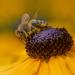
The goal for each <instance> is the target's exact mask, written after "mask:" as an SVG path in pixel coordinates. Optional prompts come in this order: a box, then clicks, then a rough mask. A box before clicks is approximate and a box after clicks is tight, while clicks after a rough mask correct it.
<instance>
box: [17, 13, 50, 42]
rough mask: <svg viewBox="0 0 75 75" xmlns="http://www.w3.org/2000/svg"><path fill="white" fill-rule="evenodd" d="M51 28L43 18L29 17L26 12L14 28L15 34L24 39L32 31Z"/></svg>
mask: <svg viewBox="0 0 75 75" xmlns="http://www.w3.org/2000/svg"><path fill="white" fill-rule="evenodd" d="M46 28H51V26H48V23H47V22H46V21H45V20H39V19H36V18H32V19H31V17H30V15H29V14H28V13H25V14H24V15H23V16H22V18H21V23H20V24H19V25H18V27H17V29H16V36H17V37H18V38H19V39H21V40H24V41H25V40H26V39H27V37H28V36H30V35H31V34H32V33H34V32H39V31H41V30H43V29H46Z"/></svg>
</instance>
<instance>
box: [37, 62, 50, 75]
mask: <svg viewBox="0 0 75 75" xmlns="http://www.w3.org/2000/svg"><path fill="white" fill-rule="evenodd" d="M38 75H49V68H48V63H47V62H41V65H40V69H39V73H38Z"/></svg>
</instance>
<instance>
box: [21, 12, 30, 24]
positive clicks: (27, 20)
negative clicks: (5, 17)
mask: <svg viewBox="0 0 75 75" xmlns="http://www.w3.org/2000/svg"><path fill="white" fill-rule="evenodd" d="M29 20H30V16H29V14H27V13H25V14H24V15H23V16H22V19H21V24H27V23H28V22H29Z"/></svg>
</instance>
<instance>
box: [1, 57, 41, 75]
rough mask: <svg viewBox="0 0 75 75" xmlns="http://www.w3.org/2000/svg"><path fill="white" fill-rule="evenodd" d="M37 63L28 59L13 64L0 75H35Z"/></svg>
mask: <svg viewBox="0 0 75 75" xmlns="http://www.w3.org/2000/svg"><path fill="white" fill-rule="evenodd" d="M39 63H40V62H39V61H35V60H33V59H30V58H29V59H28V60H26V61H23V62H22V63H18V64H15V65H14V66H12V67H11V68H9V69H7V70H6V71H5V70H4V71H1V72H0V75H35V73H36V72H37V69H38V66H39Z"/></svg>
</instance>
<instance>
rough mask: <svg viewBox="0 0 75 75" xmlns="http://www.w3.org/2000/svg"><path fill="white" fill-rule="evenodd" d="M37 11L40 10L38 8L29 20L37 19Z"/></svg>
mask: <svg viewBox="0 0 75 75" xmlns="http://www.w3.org/2000/svg"><path fill="white" fill-rule="evenodd" d="M39 10H40V8H39V9H37V10H36V11H35V13H34V14H33V15H32V17H31V19H37V17H38V13H39Z"/></svg>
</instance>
